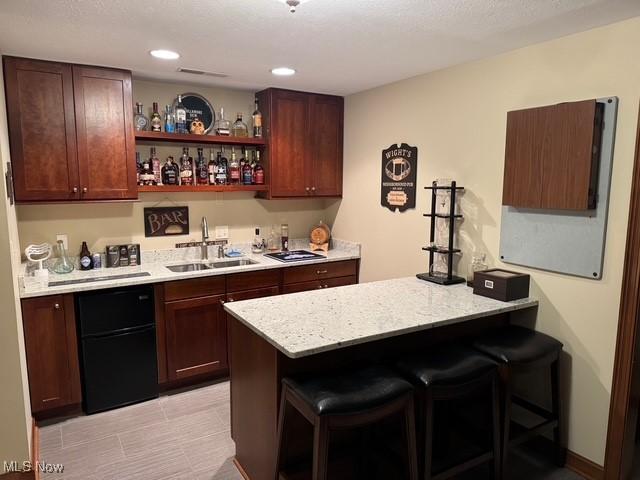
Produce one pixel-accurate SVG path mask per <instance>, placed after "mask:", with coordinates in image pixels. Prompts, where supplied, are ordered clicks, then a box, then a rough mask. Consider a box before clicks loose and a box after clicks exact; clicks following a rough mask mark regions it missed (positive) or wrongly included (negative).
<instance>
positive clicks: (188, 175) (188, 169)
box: [180, 147, 193, 185]
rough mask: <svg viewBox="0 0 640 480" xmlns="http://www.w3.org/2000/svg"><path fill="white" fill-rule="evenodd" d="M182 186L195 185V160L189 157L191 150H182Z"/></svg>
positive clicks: (185, 148)
mask: <svg viewBox="0 0 640 480" xmlns="http://www.w3.org/2000/svg"><path fill="white" fill-rule="evenodd" d="M180 185H193V158H191V157H190V156H189V149H188V148H187V147H184V148H183V149H182V157H180Z"/></svg>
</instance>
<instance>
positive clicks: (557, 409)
mask: <svg viewBox="0 0 640 480" xmlns="http://www.w3.org/2000/svg"><path fill="white" fill-rule="evenodd" d="M473 347H474V348H476V349H477V350H478V351H480V352H482V353H484V354H486V355H488V356H489V357H491V358H493V359H495V360H496V361H498V362H500V367H499V372H500V379H501V386H502V388H501V390H502V397H503V400H502V415H503V418H502V429H503V433H502V453H501V455H502V470H503V475H504V474H505V473H506V465H507V456H508V451H509V446H514V445H518V444H520V443H523V442H526V441H527V440H529V439H530V438H532V437H534V436H536V435H539V434H540V433H542V432H543V431H544V430H547V429H550V428H553V440H554V444H555V449H556V462H557V463H558V464H559V465H560V466H564V459H565V453H566V452H565V449H564V447H563V446H562V437H561V428H562V421H561V410H562V409H561V405H560V395H559V389H560V381H559V375H558V360H559V358H560V352H561V351H562V343H561V342H559V341H558V340H556V339H555V338H553V337H550V336H549V335H545V334H544V333H540V332H536V331H534V330H531V329H529V328H524V327H519V326H515V325H510V326H507V327H499V328H496V329H492V330H489V331H488V332H486V333H484V334H481V335H480V336H479V337H478V338H477V339H475V340H474V342H473ZM543 368H549V369H550V377H551V378H550V380H551V411H549V410H547V409H544V408H542V407H540V406H538V405H535V404H534V403H531V402H530V401H528V400H526V399H524V398H521V397H518V396H516V395H514V394H513V376H514V375H517V374H519V373H525V372H531V371H536V370H539V369H543ZM512 403H515V404H517V405H519V406H521V407H523V408H524V409H526V410H528V411H530V412H532V413H534V414H535V415H537V416H539V417H542V418H543V419H544V421H543V422H541V423H539V424H538V425H535V426H533V427H531V428H526V427H522V431H520V432H518V433H517V434H516V435H512V432H511V413H512V412H511V407H512Z"/></svg>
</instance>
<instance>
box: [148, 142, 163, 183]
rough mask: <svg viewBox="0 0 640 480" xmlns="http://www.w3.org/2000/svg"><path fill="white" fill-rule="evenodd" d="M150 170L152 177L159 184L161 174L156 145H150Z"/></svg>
mask: <svg viewBox="0 0 640 480" xmlns="http://www.w3.org/2000/svg"><path fill="white" fill-rule="evenodd" d="M151 170H152V171H153V177H154V180H155V181H156V185H161V184H162V175H161V172H160V159H159V158H158V157H157V155H156V147H151Z"/></svg>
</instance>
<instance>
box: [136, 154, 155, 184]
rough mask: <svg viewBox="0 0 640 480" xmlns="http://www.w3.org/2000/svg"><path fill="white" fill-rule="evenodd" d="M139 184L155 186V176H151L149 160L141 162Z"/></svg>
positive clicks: (151, 170)
mask: <svg viewBox="0 0 640 480" xmlns="http://www.w3.org/2000/svg"><path fill="white" fill-rule="evenodd" d="M140 182H141V184H142V185H157V182H156V176H155V175H154V174H153V168H152V167H151V159H150V158H148V159H146V160H143V161H142V171H141V172H140Z"/></svg>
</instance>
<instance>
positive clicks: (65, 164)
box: [3, 57, 137, 202]
mask: <svg viewBox="0 0 640 480" xmlns="http://www.w3.org/2000/svg"><path fill="white" fill-rule="evenodd" d="M3 61H4V78H5V87H6V97H7V115H8V119H9V139H10V144H11V163H12V169H13V172H14V187H15V195H16V200H17V201H18V202H55V201H69V200H123V199H135V198H137V187H136V174H135V168H136V166H135V139H134V132H133V120H132V115H133V114H132V108H133V107H132V100H131V73H130V72H128V71H123V70H116V69H107V68H97V67H96V68H93V67H86V66H81V65H69V64H65V63H57V62H47V61H40V60H30V59H23V58H14V57H4V58H3Z"/></svg>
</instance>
